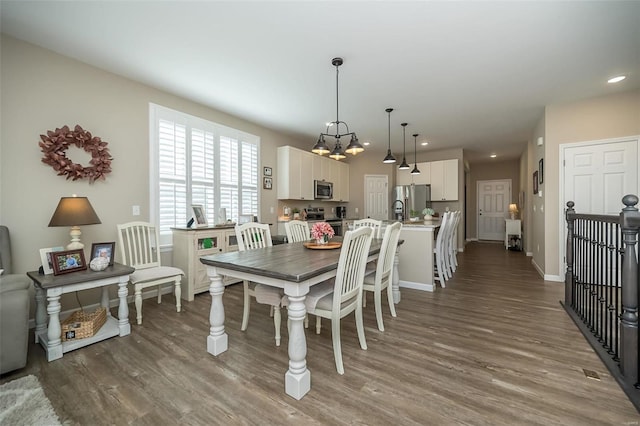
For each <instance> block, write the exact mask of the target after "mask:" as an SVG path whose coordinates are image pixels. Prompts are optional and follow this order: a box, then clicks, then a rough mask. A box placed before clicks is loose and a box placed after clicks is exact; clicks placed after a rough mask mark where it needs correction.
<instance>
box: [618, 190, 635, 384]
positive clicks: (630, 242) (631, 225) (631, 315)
mask: <svg viewBox="0 0 640 426" xmlns="http://www.w3.org/2000/svg"><path fill="white" fill-rule="evenodd" d="M622 203H623V204H624V205H625V206H626V207H625V208H623V209H622V212H621V213H620V228H621V229H622V237H623V242H624V254H623V260H622V314H621V315H620V328H621V330H620V370H621V372H622V376H623V377H624V378H625V380H626V381H627V382H628V383H630V384H635V383H636V382H637V381H638V260H637V258H636V244H637V242H638V218H639V214H638V209H637V208H636V207H634V206H635V205H637V204H638V197H637V196H635V195H625V196H624V198H623V199H622Z"/></svg>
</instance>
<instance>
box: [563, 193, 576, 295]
mask: <svg viewBox="0 0 640 426" xmlns="http://www.w3.org/2000/svg"><path fill="white" fill-rule="evenodd" d="M574 205H575V203H574V202H573V201H567V211H566V214H565V217H566V218H567V245H566V253H565V263H566V264H567V270H566V272H565V274H564V305H565V306H573V281H574V277H573V223H574V220H575V219H574V215H575V213H576V211H575V210H574V209H573V206H574Z"/></svg>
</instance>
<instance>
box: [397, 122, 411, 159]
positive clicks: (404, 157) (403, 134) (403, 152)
mask: <svg viewBox="0 0 640 426" xmlns="http://www.w3.org/2000/svg"><path fill="white" fill-rule="evenodd" d="M400 125H401V126H402V164H400V165H399V166H398V170H409V169H410V168H411V166H409V165H408V164H407V157H406V155H405V153H406V146H407V139H406V135H405V130H406V128H407V123H402V124H400Z"/></svg>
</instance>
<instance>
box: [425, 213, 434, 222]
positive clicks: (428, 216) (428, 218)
mask: <svg viewBox="0 0 640 426" xmlns="http://www.w3.org/2000/svg"><path fill="white" fill-rule="evenodd" d="M424 220H425V221H427V220H433V216H431V215H430V214H425V215H424Z"/></svg>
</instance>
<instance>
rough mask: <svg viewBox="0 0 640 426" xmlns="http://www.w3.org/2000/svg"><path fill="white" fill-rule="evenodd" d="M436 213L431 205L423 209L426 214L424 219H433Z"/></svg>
mask: <svg viewBox="0 0 640 426" xmlns="http://www.w3.org/2000/svg"><path fill="white" fill-rule="evenodd" d="M434 213H435V210H433V209H432V208H431V207H427V208H426V209H424V210H422V214H423V215H424V220H431V219H433V214H434Z"/></svg>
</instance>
